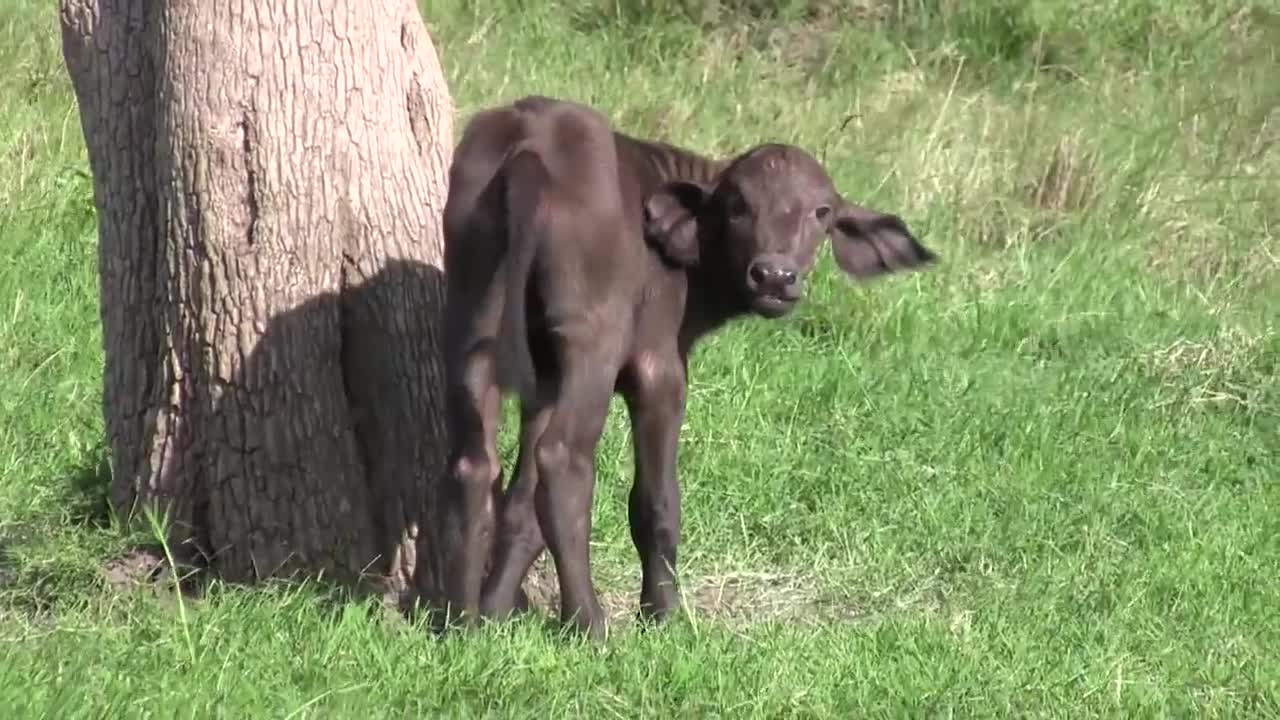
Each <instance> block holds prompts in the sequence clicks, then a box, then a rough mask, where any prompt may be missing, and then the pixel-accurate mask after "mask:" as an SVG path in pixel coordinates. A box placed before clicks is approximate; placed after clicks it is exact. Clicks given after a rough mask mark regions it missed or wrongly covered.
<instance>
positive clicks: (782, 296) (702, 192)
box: [644, 143, 937, 317]
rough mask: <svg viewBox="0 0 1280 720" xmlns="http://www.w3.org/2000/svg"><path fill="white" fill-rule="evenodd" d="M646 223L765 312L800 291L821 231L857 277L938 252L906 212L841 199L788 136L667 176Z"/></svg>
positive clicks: (672, 251)
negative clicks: (714, 171)
mask: <svg viewBox="0 0 1280 720" xmlns="http://www.w3.org/2000/svg"><path fill="white" fill-rule="evenodd" d="M644 228H645V237H646V239H647V240H648V241H649V242H650V243H651V244H652V245H653V246H654V247H656V248H657V250H658V251H659V252H660V253H661V254H662V255H663V256H664V257H666V258H667V259H668V260H669V261H670V262H673V263H675V264H677V265H680V266H683V267H686V268H698V269H699V270H700V271H701V274H702V275H703V276H705V277H707V278H709V279H713V280H714V281H716V282H717V284H718V285H720V286H721V287H722V288H724V289H727V290H729V291H730V292H735V293H736V294H737V297H736V300H737V301H739V302H740V303H742V304H743V305H744V306H745V308H746V309H748V310H750V311H752V312H755V313H757V314H758V315H761V316H764V317H779V316H781V315H784V314H786V313H787V312H789V311H790V310H791V308H792V307H794V306H795V304H796V302H797V301H799V300H800V298H801V297H802V295H803V290H804V280H805V276H806V275H807V274H808V272H809V270H810V269H812V268H813V264H814V261H815V260H816V259H817V253H818V248H819V246H820V245H821V243H822V240H823V238H824V237H828V238H830V240H831V249H832V253H833V254H834V256H835V260H836V264H837V265H838V266H839V267H840V269H841V270H843V271H844V272H845V273H846V274H847V275H849V276H850V277H852V278H855V279H866V278H871V277H874V276H878V275H883V274H886V273H892V272H901V271H907V270H912V269H916V268H919V267H921V266H923V265H927V264H929V263H931V262H933V261H934V260H936V259H937V256H936V255H935V254H934V253H933V252H932V251H930V250H929V249H928V248H925V247H924V246H923V245H921V244H920V243H919V242H918V241H917V240H916V238H915V237H913V236H912V234H911V231H910V230H908V229H907V226H906V224H905V223H904V222H903V221H902V219H901V218H899V217H897V216H896V215H892V214H886V213H880V212H876V211H874V210H870V209H867V208H864V207H861V206H859V205H856V204H854V203H851V202H849V201H847V200H845V199H844V198H843V197H842V196H841V195H840V193H839V192H838V191H837V190H836V189H835V186H834V185H833V184H832V182H831V178H830V177H829V176H828V175H827V172H826V170H825V169H824V168H823V167H822V164H821V163H819V162H818V161H817V159H815V158H814V157H813V156H812V155H810V154H809V153H807V152H805V151H804V150H801V149H800V148H798V147H795V146H792V145H782V144H772V143H771V144H766V145H760V146H757V147H755V148H752V149H750V150H748V151H746V152H744V153H742V154H741V155H739V156H737V157H736V158H734V159H733V160H732V161H731V162H730V163H729V164H728V165H727V166H726V167H725V168H724V170H723V171H722V172H721V173H720V174H719V176H718V177H717V178H716V179H715V180H714V181H713V182H711V183H708V184H705V185H703V184H699V183H694V182H688V181H673V182H668V183H666V184H665V185H663V186H662V187H661V188H659V189H658V190H657V191H655V192H654V193H652V194H650V195H649V197H648V198H646V200H645V204H644Z"/></svg>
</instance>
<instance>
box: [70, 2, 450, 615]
mask: <svg viewBox="0 0 1280 720" xmlns="http://www.w3.org/2000/svg"><path fill="white" fill-rule="evenodd" d="M60 18H61V24H62V32H63V52H64V57H65V61H66V64H67V70H68V73H69V75H70V78H71V81H72V85H73V87H74V91H75V95H76V98H77V100H78V103H79V108H80V118H81V127H82V130H83V132H84V137H85V141H86V145H87V147H88V153H89V164H90V169H91V171H92V174H93V177H94V196H95V201H96V204H97V208H98V223H99V225H98V227H99V242H100V245H99V248H100V249H99V273H100V280H101V285H100V288H101V311H102V323H103V331H104V343H105V369H104V413H105V418H106V427H107V434H108V440H109V451H110V453H111V459H112V465H113V477H112V500H113V504H114V506H115V509H116V511H117V512H120V513H124V514H126V515H128V514H133V515H135V516H136V514H137V512H138V511H139V510H140V509H141V508H142V507H143V506H146V505H151V506H153V507H154V506H156V505H159V506H160V507H161V508H162V509H164V510H166V511H167V513H168V516H169V520H170V522H172V523H173V526H172V527H173V529H172V533H173V536H172V537H171V540H179V541H183V542H184V543H185V544H186V545H187V546H189V547H190V546H194V547H196V548H198V549H199V551H200V555H201V556H202V557H204V558H205V561H206V562H207V563H208V564H209V565H210V566H211V568H212V569H213V570H215V571H216V573H217V574H218V575H219V576H220V577H222V578H224V579H226V580H229V581H232V582H253V581H257V580H260V579H263V578H266V577H271V576H274V577H279V576H281V575H295V574H296V573H298V572H299V571H301V573H302V574H304V575H309V576H314V575H315V574H317V573H320V574H323V575H324V576H325V577H327V578H329V579H332V580H335V581H337V582H339V583H343V584H363V583H362V582H359V581H360V580H361V579H362V578H363V579H368V578H370V577H372V578H374V579H375V581H377V582H378V583H379V584H380V585H382V586H383V587H385V588H386V589H387V590H389V591H391V592H393V593H396V594H398V595H399V596H400V597H401V598H402V599H403V598H404V596H405V595H406V594H414V593H413V591H414V590H415V589H416V590H427V591H432V592H433V591H434V588H435V578H434V577H433V575H434V570H433V567H432V566H433V565H434V563H433V562H429V561H430V560H431V557H430V555H431V553H430V552H428V550H429V548H428V544H429V541H428V540H427V538H428V537H429V536H430V533H429V532H427V531H428V530H429V529H430V528H429V527H428V526H427V520H426V518H427V517H428V516H429V512H430V503H431V496H430V495H429V494H428V490H429V488H430V487H431V484H432V483H433V482H434V481H435V479H436V478H437V477H438V475H439V471H440V469H441V468H442V466H443V462H444V452H445V447H444V440H445V436H444V427H443V405H442V401H443V395H442V377H441V364H440V361H439V359H438V357H437V353H436V350H435V346H436V343H437V332H438V330H437V322H438V318H439V316H440V307H441V305H442V302H443V285H442V283H443V276H442V269H441V258H442V254H441V253H442V250H441V242H442V240H441V229H440V212H441V210H442V208H443V206H444V197H445V192H446V181H447V169H448V163H449V160H450V158H451V153H452V146H453V104H452V99H451V97H450V94H449V91H448V88H447V85H446V81H445V79H444V76H443V74H442V71H441V68H440V64H439V61H438V58H437V55H436V51H435V48H434V47H433V44H432V42H431V39H430V37H429V36H428V34H427V31H426V28H425V27H424V24H423V22H422V18H421V17H420V16H419V14H418V9H417V7H416V6H415V4H414V2H413V0H394V1H392V2H373V3H363V2H358V1H357V0H310V1H309V2H290V1H286V0H232V1H231V2H210V1H209V0H60ZM157 501H158V502H157Z"/></svg>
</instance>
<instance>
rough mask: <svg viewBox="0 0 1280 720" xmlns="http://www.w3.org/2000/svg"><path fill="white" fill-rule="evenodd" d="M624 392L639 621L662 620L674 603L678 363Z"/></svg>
mask: <svg viewBox="0 0 1280 720" xmlns="http://www.w3.org/2000/svg"><path fill="white" fill-rule="evenodd" d="M636 377H637V380H636V382H635V383H634V384H633V387H631V388H629V390H630V392H628V393H626V394H625V399H626V402H627V410H628V413H629V415H630V418H631V433H632V438H633V445H634V447H635V480H634V482H633V483H632V486H631V496H630V499H629V503H628V508H627V509H628V519H629V520H630V524H631V540H632V542H633V543H635V546H636V551H637V552H638V553H639V555H640V563H641V568H642V572H643V579H642V581H641V589H640V614H641V617H642V618H648V619H651V620H655V621H659V622H660V621H662V620H665V619H666V618H667V616H668V615H669V614H670V613H671V611H672V610H674V609H675V608H676V606H677V604H678V603H679V585H678V583H677V580H676V548H677V546H678V545H679V544H680V485H679V480H678V478H677V476H676V456H677V451H678V448H679V443H680V426H681V423H682V422H683V420H684V407H685V371H684V366H683V363H680V362H678V361H676V360H672V361H670V362H668V363H666V364H665V365H659V364H656V363H650V364H649V365H648V366H647V367H645V368H644V369H643V371H642V372H639V373H637V374H636Z"/></svg>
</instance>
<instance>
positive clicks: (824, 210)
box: [813, 205, 831, 222]
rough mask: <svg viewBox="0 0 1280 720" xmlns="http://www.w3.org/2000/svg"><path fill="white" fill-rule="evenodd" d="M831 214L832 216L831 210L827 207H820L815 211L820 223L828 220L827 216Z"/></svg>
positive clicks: (814, 213)
mask: <svg viewBox="0 0 1280 720" xmlns="http://www.w3.org/2000/svg"><path fill="white" fill-rule="evenodd" d="M829 214H831V208H829V207H827V206H826V205H819V206H818V208H817V209H816V210H814V211H813V215H814V217H816V218H818V221H819V222H822V221H824V220H826V219H827V215H829Z"/></svg>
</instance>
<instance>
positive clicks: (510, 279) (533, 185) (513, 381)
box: [498, 150, 551, 404]
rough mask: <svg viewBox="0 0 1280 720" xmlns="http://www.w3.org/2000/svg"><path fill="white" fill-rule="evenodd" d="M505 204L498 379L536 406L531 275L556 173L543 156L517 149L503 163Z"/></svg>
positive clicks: (541, 239)
mask: <svg viewBox="0 0 1280 720" xmlns="http://www.w3.org/2000/svg"><path fill="white" fill-rule="evenodd" d="M502 174H503V178H504V183H505V188H504V193H503V194H504V198H503V199H504V201H505V204H506V208H505V209H506V213H505V218H506V225H507V227H506V230H507V256H506V282H505V283H504V285H505V286H506V298H505V300H504V301H503V309H502V327H501V330H500V331H499V337H498V343H499V347H498V375H499V377H500V378H502V384H503V385H504V386H505V387H507V388H508V389H511V390H514V391H515V392H516V393H518V394H519V396H520V399H521V401H522V402H526V403H529V404H532V403H533V398H534V395H535V393H536V392H537V381H538V377H537V371H536V370H535V368H534V364H533V354H532V352H531V351H530V349H529V322H528V308H527V307H526V303H525V297H526V295H527V293H528V289H529V276H530V274H531V273H532V271H533V261H534V258H535V257H536V256H537V253H538V247H539V246H540V245H541V244H542V241H543V235H544V234H545V227H546V224H545V223H544V222H542V221H541V220H540V217H539V215H540V210H541V207H542V197H543V190H544V189H545V188H546V187H548V185H549V183H550V182H551V174H550V173H549V172H548V171H547V167H546V165H545V164H544V163H543V162H542V159H541V158H540V157H538V154H537V153H535V152H533V151H531V150H518V151H516V152H515V153H514V154H512V155H511V157H509V158H508V159H507V161H506V162H505V163H504V164H503V168H502Z"/></svg>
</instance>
